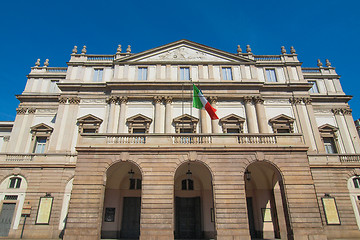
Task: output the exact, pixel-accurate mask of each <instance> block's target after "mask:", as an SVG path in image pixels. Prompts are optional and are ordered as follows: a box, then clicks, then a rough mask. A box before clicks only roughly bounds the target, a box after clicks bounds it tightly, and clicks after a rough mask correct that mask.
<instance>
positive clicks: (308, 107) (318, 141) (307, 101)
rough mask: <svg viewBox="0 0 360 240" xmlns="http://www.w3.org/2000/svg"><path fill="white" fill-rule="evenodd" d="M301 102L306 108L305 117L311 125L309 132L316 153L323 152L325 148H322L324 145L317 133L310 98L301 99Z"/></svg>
mask: <svg viewBox="0 0 360 240" xmlns="http://www.w3.org/2000/svg"><path fill="white" fill-rule="evenodd" d="M303 102H304V104H305V107H306V111H307V115H308V117H309V119H310V125H311V132H312V135H313V137H314V139H315V144H316V148H317V151H318V152H324V151H325V148H324V144H323V141H322V140H321V136H320V133H319V129H318V126H317V123H316V119H315V114H314V108H313V106H312V104H311V98H303Z"/></svg>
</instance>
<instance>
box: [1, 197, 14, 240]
mask: <svg viewBox="0 0 360 240" xmlns="http://www.w3.org/2000/svg"><path fill="white" fill-rule="evenodd" d="M15 205H16V204H15V203H4V204H3V206H2V210H1V213H0V237H7V236H8V234H9V231H10V227H11V222H12V219H13V215H14V210H15Z"/></svg>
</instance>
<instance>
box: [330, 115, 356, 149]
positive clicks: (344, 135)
mask: <svg viewBox="0 0 360 240" xmlns="http://www.w3.org/2000/svg"><path fill="white" fill-rule="evenodd" d="M332 112H333V113H334V115H335V121H336V123H337V125H338V127H339V136H340V138H341V140H342V143H343V144H344V148H345V149H344V150H345V152H346V153H354V148H353V146H352V144H351V143H350V139H349V137H350V136H349V133H348V129H347V127H346V126H345V120H344V119H343V116H342V109H332ZM338 153H340V149H338Z"/></svg>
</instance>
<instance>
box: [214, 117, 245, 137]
mask: <svg viewBox="0 0 360 240" xmlns="http://www.w3.org/2000/svg"><path fill="white" fill-rule="evenodd" d="M244 122H245V118H243V117H240V116H238V115H236V114H233V113H232V114H229V115H227V116H225V117H223V118H221V119H220V120H219V123H220V124H221V127H222V130H223V133H229V132H238V133H243V132H244V130H243V129H244V128H243V126H244ZM234 130H236V131H234Z"/></svg>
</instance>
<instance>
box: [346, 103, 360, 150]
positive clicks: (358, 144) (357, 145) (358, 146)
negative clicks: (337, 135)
mask: <svg viewBox="0 0 360 240" xmlns="http://www.w3.org/2000/svg"><path fill="white" fill-rule="evenodd" d="M342 112H343V115H344V118H345V122H346V125H347V129H348V131H349V133H350V137H351V139H352V144H353V146H354V149H355V153H360V141H359V135H358V133H357V130H356V127H355V124H354V119H353V117H352V114H351V112H352V110H351V109H350V108H344V109H343V110H342Z"/></svg>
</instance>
